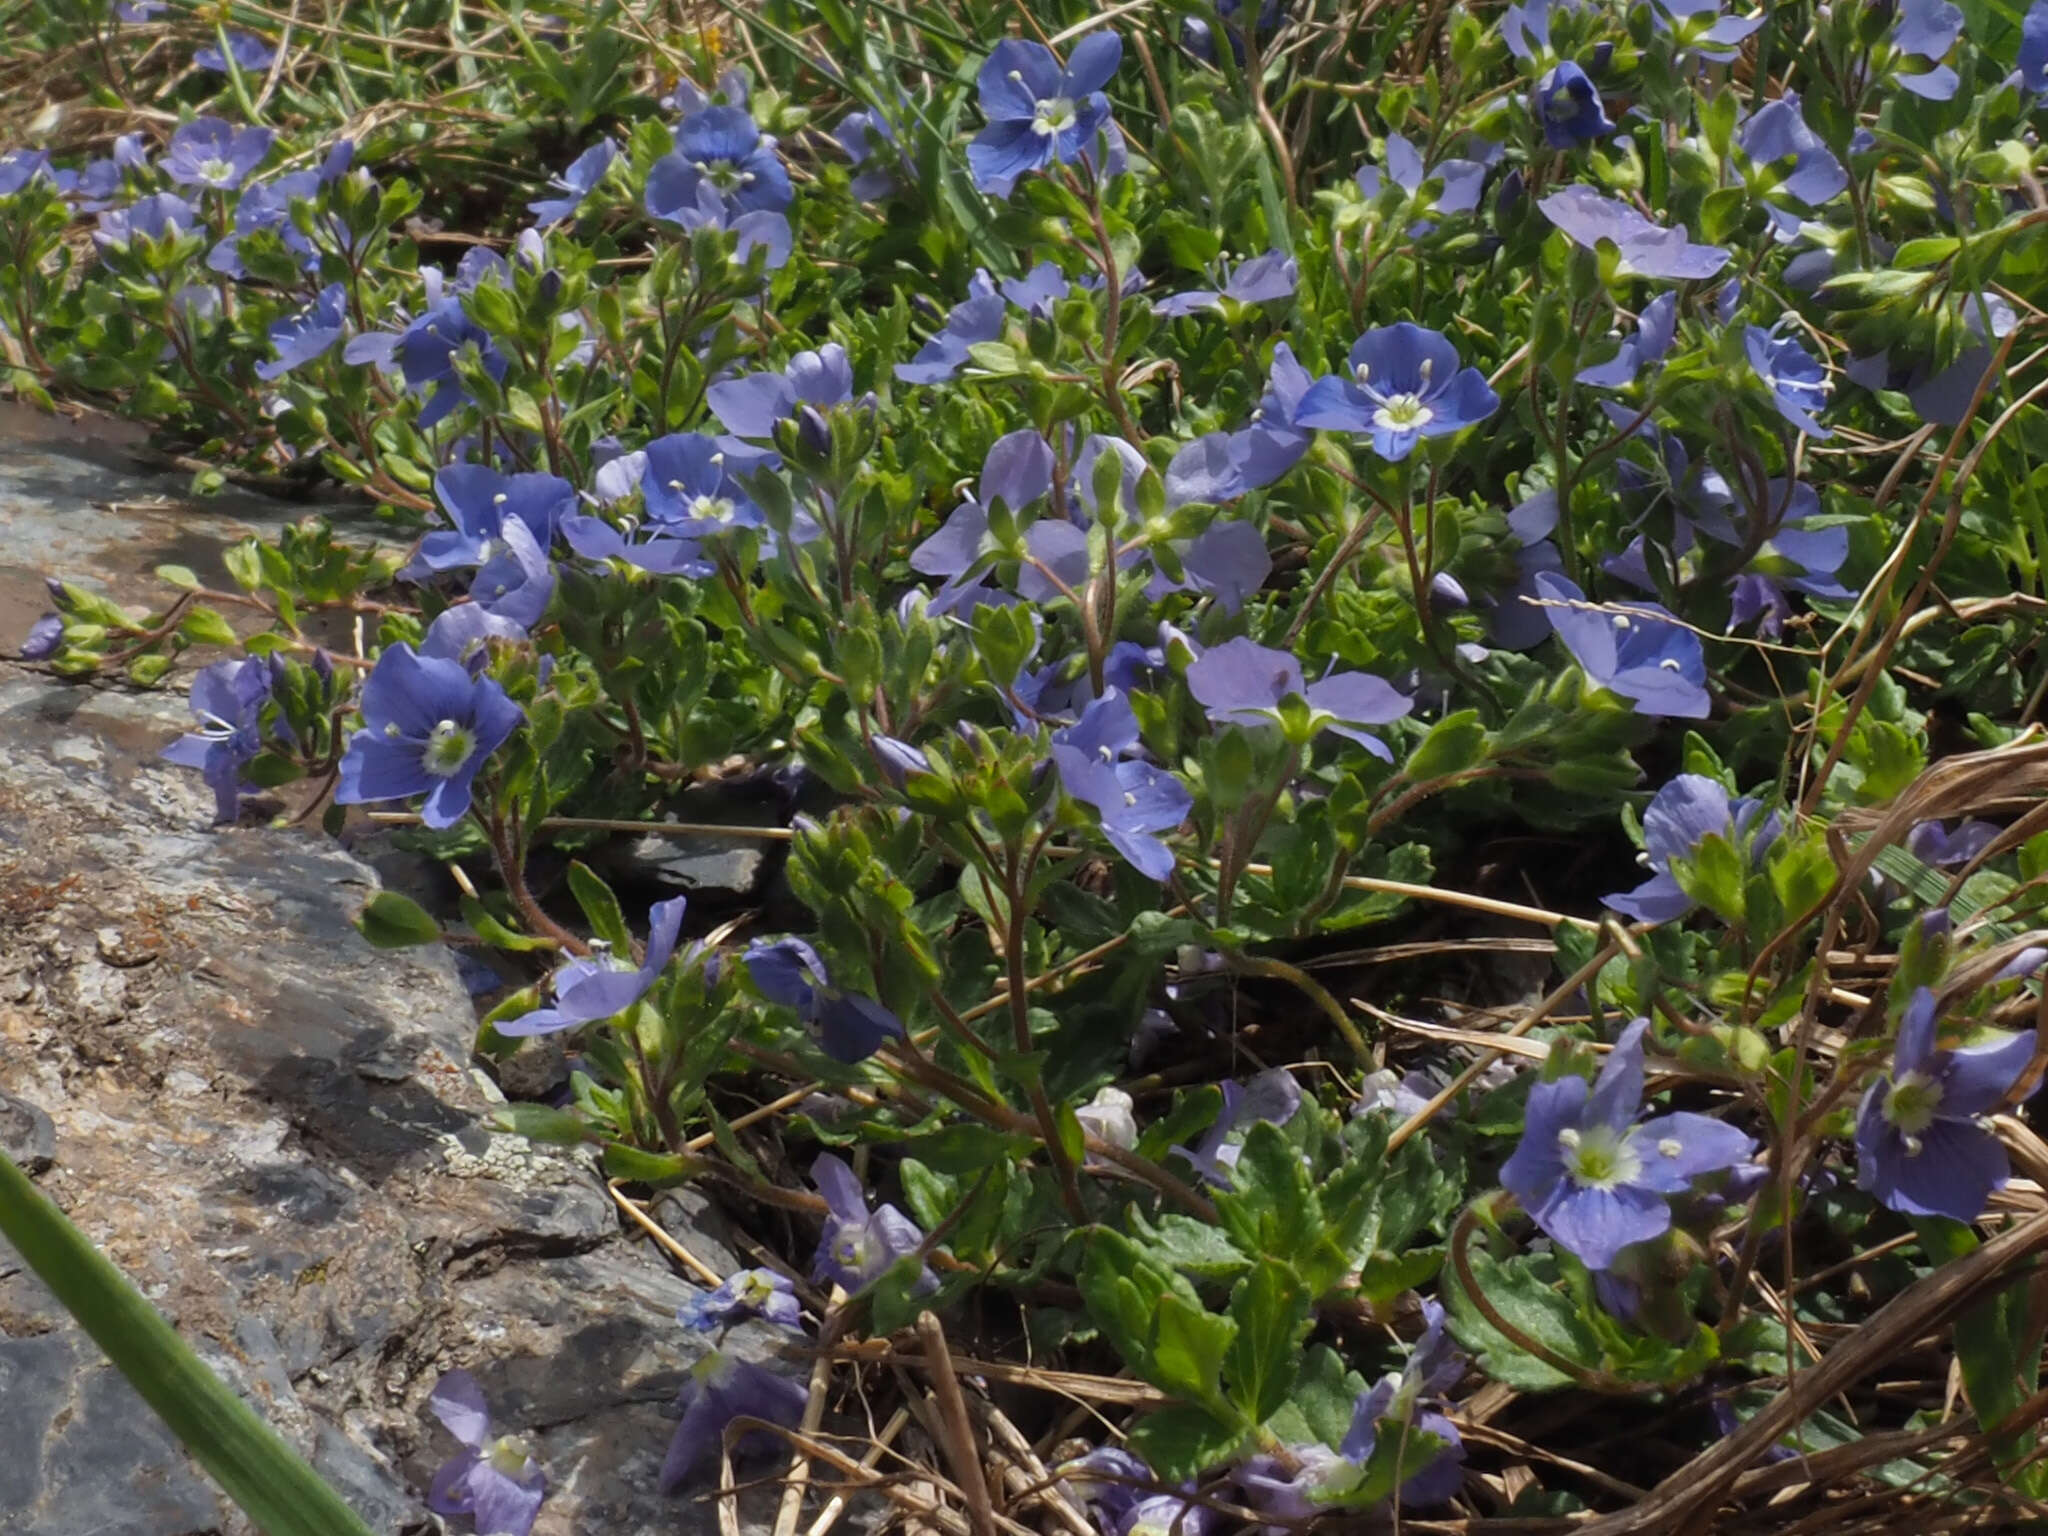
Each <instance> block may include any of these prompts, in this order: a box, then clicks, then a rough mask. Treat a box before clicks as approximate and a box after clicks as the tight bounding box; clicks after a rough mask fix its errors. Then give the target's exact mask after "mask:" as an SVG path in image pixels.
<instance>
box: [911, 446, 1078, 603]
mask: <svg viewBox="0 0 2048 1536" xmlns="http://www.w3.org/2000/svg"><path fill="white" fill-rule="evenodd" d="M1052 477H1053V454H1052V446H1051V444H1049V443H1047V442H1046V440H1045V439H1044V438H1043V437H1041V436H1040V435H1039V434H1038V433H1037V432H1035V431H1033V430H1032V429H1031V428H1029V427H1023V428H1020V429H1018V430H1017V431H1015V432H1009V433H1005V434H1004V435H1003V436H1001V437H999V438H997V439H996V440H995V442H994V443H993V444H991V445H990V447H989V450H988V453H987V454H986V455H985V456H984V457H983V458H982V461H981V482H980V484H979V485H978V486H977V487H976V490H975V494H974V495H972V496H970V497H968V498H967V500H965V501H963V502H961V503H960V505H959V506H957V507H955V508H954V509H953V512H952V514H951V515H950V516H949V517H947V519H946V521H945V523H944V524H943V525H942V526H941V527H940V528H939V531H938V532H937V533H935V534H933V535H932V536H931V537H930V538H928V539H926V540H925V541H924V542H923V543H921V544H919V545H918V546H917V548H915V549H913V550H912V551H911V552H910V568H911V569H912V570H914V571H917V572H919V573H921V574H922V575H926V576H949V577H957V576H960V575H962V574H964V573H965V572H966V571H968V570H969V569H970V568H972V566H973V565H974V563H975V562H976V561H977V560H979V559H980V558H981V555H982V544H983V541H984V540H985V539H986V538H987V537H988V509H989V508H990V507H992V506H993V505H995V503H996V502H998V501H1000V502H1001V503H1002V504H1003V505H1004V506H1005V507H1006V508H1008V509H1009V510H1010V512H1012V513H1013V514H1014V513H1017V512H1021V511H1023V510H1024V509H1025V508H1027V507H1029V506H1031V505H1033V504H1034V503H1036V502H1038V501H1041V500H1043V499H1044V498H1045V497H1047V496H1049V495H1051V494H1052Z"/></svg>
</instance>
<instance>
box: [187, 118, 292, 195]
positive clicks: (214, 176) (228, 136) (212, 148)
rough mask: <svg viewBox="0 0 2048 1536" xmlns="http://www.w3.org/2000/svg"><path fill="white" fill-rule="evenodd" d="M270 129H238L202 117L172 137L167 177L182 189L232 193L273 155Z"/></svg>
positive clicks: (215, 119)
mask: <svg viewBox="0 0 2048 1536" xmlns="http://www.w3.org/2000/svg"><path fill="white" fill-rule="evenodd" d="M271 138H272V134H271V132H270V130H269V129H268V128H236V127H234V126H233V125H232V124H229V123H225V122H223V121H221V119H219V118H217V117H202V118H198V119H196V120H194V121H192V122H189V123H187V124H185V126H184V127H182V128H180V129H179V130H178V131H177V132H176V133H174V134H172V135H171V147H170V148H169V149H168V150H167V151H165V153H164V174H165V175H166V176H168V177H170V178H171V180H172V181H175V182H176V183H177V184H178V185H179V186H181V187H211V188H213V189H214V190H215V191H219V192H232V191H234V189H235V188H236V187H239V186H240V185H241V184H242V183H243V182H244V181H247V180H248V179H249V173H250V172H251V171H253V170H255V169H256V167H257V166H259V165H261V164H262V163H263V157H264V156H265V155H267V154H269V153H270V141H271Z"/></svg>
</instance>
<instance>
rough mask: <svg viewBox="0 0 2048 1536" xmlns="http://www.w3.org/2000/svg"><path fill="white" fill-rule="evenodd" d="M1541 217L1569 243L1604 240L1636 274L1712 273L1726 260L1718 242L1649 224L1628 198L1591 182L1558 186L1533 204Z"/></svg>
mask: <svg viewBox="0 0 2048 1536" xmlns="http://www.w3.org/2000/svg"><path fill="white" fill-rule="evenodd" d="M1536 206H1537V207H1538V208H1540V209H1541V210H1542V211H1543V216H1544V217H1545V218H1546V219H1548V220H1550V222H1551V223H1552V224H1554V225H1555V226H1556V227H1557V228H1559V229H1561V230H1563V231H1564V233H1565V235H1566V237H1567V238H1569V239H1570V240H1571V241H1572V243H1573V244H1575V245H1582V246H1584V247H1585V248H1586V249H1587V250H1589V251H1597V250H1598V249H1599V248H1600V244H1601V242H1602V241H1605V242H1607V243H1609V244H1611V245H1613V246H1614V247H1615V248H1616V249H1617V250H1618V251H1620V253H1621V266H1620V268H1619V270H1620V271H1621V273H1622V274H1623V275H1634V276H1637V277H1662V278H1670V279H1672V280H1674V281H1675V280H1677V279H1680V278H1703V277H1712V276H1713V275H1714V274H1715V273H1716V272H1718V271H1720V270H1721V269H1722V268H1723V267H1725V266H1726V265H1727V264H1728V252H1727V251H1726V250H1725V249H1723V248H1722V247H1721V246H1718V245H1694V244H1693V243H1692V242H1691V241H1690V240H1689V239H1687V238H1686V231H1685V230H1684V229H1683V228H1679V229H1665V228H1663V227H1662V226H1660V225H1657V224H1653V223H1651V222H1650V221H1649V220H1648V219H1646V218H1644V217H1643V216H1642V215H1641V214H1640V213H1637V212H1636V211H1635V209H1633V208H1631V207H1629V205H1628V204H1627V203H1624V202H1620V201H1617V200H1616V199H1614V198H1611V197H1602V196H1601V195H1600V194H1599V193H1597V192H1595V191H1594V190H1593V189H1592V188H1591V187H1586V186H1576V185H1574V186H1569V187H1563V188H1560V189H1559V190H1558V191H1556V192H1553V193H1552V194H1551V195H1550V196H1549V197H1546V198H1543V199H1541V200H1540V201H1538V203H1537V204H1536Z"/></svg>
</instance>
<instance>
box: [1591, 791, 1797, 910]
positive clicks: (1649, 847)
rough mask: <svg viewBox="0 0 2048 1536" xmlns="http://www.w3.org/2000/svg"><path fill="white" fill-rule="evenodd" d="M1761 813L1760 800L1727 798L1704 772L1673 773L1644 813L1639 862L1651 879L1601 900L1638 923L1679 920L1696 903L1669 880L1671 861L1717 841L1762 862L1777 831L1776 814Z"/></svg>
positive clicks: (1671, 878)
mask: <svg viewBox="0 0 2048 1536" xmlns="http://www.w3.org/2000/svg"><path fill="white" fill-rule="evenodd" d="M1762 812H1763V804H1762V802H1761V801H1759V800H1757V799H1755V798H1754V797H1752V796H1749V795H1744V796H1743V797H1742V798H1741V799H1739V800H1731V799H1730V798H1729V796H1728V791H1727V790H1725V789H1723V788H1722V787H1721V785H1720V784H1719V782H1717V781H1716V780H1714V779H1710V778H1707V777H1706V776H1705V775H1704V774H1698V773H1681V774H1679V775H1677V776H1676V777H1675V778H1673V779H1672V780H1671V782H1670V783H1668V784H1666V785H1665V786H1664V787H1663V788H1662V789H1660V790H1658V791H1657V793H1656V795H1655V796H1653V797H1652V799H1651V801H1650V804H1649V807H1648V809H1646V810H1645V811H1644V812H1643V858H1644V860H1645V861H1646V862H1647V863H1648V864H1649V866H1650V869H1651V870H1652V871H1653V873H1652V875H1651V877H1650V878H1649V879H1648V880H1646V881H1644V882H1643V883H1642V884H1641V885H1639V886H1637V887H1636V888H1635V889H1634V890H1632V891H1621V892H1617V893H1616V894H1614V895H1612V896H1603V897H1601V898H1600V899H1601V900H1602V901H1603V902H1605V903H1606V904H1607V905H1608V906H1610V907H1612V908H1613V909H1614V910H1615V911H1617V912H1619V913H1621V914H1622V916H1624V917H1632V918H1634V919H1636V921H1637V922H1642V923H1669V922H1675V921H1677V920H1678V919H1679V918H1681V917H1683V916H1685V914H1686V913H1688V912H1690V911H1691V910H1692V909H1693V907H1694V906H1695V905H1697V903H1695V902H1694V901H1693V899H1692V898H1691V897H1690V896H1688V895H1686V894H1685V892H1684V890H1683V889H1681V888H1680V886H1679V884H1678V881H1677V880H1676V879H1674V878H1673V877H1672V874H1671V861H1672V860H1673V859H1690V858H1693V857H1695V856H1696V855H1697V854H1698V853H1699V848H1700V844H1701V843H1703V842H1705V841H1706V840H1707V839H1708V838H1709V837H1720V838H1725V839H1726V840H1727V841H1728V842H1729V843H1731V844H1733V845H1734V846H1735V848H1736V849H1737V850H1738V851H1739V850H1740V849H1741V848H1742V847H1743V845H1744V844H1745V843H1747V844H1748V846H1749V863H1750V864H1751V865H1752V866H1754V865H1756V864H1758V863H1760V862H1761V861H1762V859H1763V856H1764V854H1765V852H1766V851H1768V850H1769V848H1770V846H1771V844H1772V843H1773V842H1775V841H1776V840H1777V836H1778V830H1779V828H1778V818H1777V815H1776V814H1775V813H1773V814H1771V815H1768V816H1762ZM1759 816H1762V819H1761V820H1759V819H1758V818H1759Z"/></svg>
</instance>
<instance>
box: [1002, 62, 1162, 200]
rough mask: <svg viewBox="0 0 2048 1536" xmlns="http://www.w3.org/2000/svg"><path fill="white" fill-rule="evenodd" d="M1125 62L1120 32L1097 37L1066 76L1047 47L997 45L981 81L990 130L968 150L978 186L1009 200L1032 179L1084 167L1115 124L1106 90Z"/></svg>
mask: <svg viewBox="0 0 2048 1536" xmlns="http://www.w3.org/2000/svg"><path fill="white" fill-rule="evenodd" d="M1123 54H1124V44H1123V39H1122V38H1120V37H1118V36H1117V35H1116V34H1115V33H1114V32H1091V33H1089V34H1088V35H1087V36H1086V37H1084V38H1082V39H1081V41H1080V42H1079V43H1078V44H1077V45H1076V46H1075V48H1074V52H1073V56H1072V57H1071V58H1070V59H1069V60H1068V61H1067V67H1066V69H1065V70H1064V71H1063V70H1061V68H1060V65H1059V61H1058V60H1057V59H1055V58H1054V57H1053V54H1052V50H1051V49H1050V48H1048V47H1046V46H1045V44H1043V43H1027V42H1022V41H1019V40H1018V39H1016V38H1010V39H1006V40H1005V41H1003V42H1000V43H997V44H996V46H995V48H994V50H993V51H992V52H991V53H990V54H989V56H988V59H987V61H986V62H984V63H983V64H982V66H981V73H980V75H979V76H978V77H977V80H976V83H977V85H978V86H979V88H980V91H981V110H982V112H983V114H984V115H985V116H986V117H987V118H988V126H987V127H986V128H984V129H982V131H981V133H980V134H979V135H978V136H977V137H976V138H975V140H974V142H973V143H972V144H970V145H968V146H967V163H968V166H969V168H970V169H971V170H972V171H973V173H974V184H975V185H976V186H977V187H979V188H980V189H981V190H982V191H984V192H987V193H989V194H990V195H991V196H995V197H1008V196H1009V195H1010V189H1011V188H1012V187H1014V186H1015V185H1016V184H1017V178H1018V177H1020V176H1022V175H1024V174H1025V173H1027V172H1029V171H1042V170H1044V169H1045V168H1046V167H1047V166H1049V165H1072V164H1073V163H1074V162H1075V161H1077V160H1079V159H1080V158H1081V157H1082V155H1083V153H1084V152H1085V151H1086V150H1087V149H1089V148H1090V147H1091V146H1092V145H1093V144H1094V142H1095V137H1096V135H1097V134H1098V133H1100V132H1101V131H1102V130H1103V128H1104V126H1105V125H1106V124H1108V122H1109V98H1108V97H1107V96H1105V95H1104V94H1103V92H1102V87H1103V86H1105V85H1107V84H1108V83H1109V79H1110V77H1111V76H1112V75H1114V74H1115V73H1116V71H1117V66H1118V65H1119V64H1121V63H1122V62H1123Z"/></svg>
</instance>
